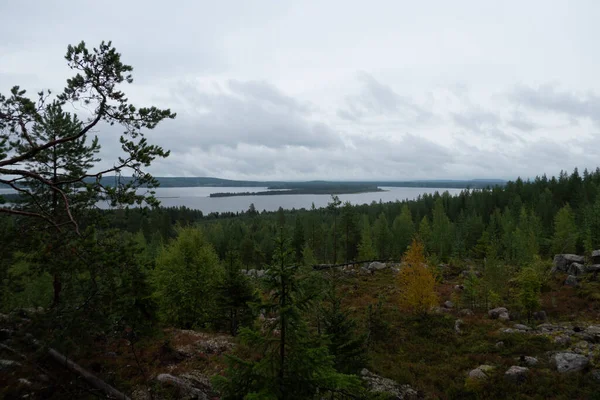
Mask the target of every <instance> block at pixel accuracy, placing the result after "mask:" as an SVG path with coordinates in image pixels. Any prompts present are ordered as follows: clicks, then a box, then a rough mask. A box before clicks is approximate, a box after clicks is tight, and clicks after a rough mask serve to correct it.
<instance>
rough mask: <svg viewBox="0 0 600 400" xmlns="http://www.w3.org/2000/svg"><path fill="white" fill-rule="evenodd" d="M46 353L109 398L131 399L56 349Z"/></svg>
mask: <svg viewBox="0 0 600 400" xmlns="http://www.w3.org/2000/svg"><path fill="white" fill-rule="evenodd" d="M48 355H49V356H50V357H51V358H52V359H53V360H54V361H56V362H57V363H59V364H60V365H62V366H63V367H65V368H67V369H69V370H71V371H73V372H76V373H77V374H78V375H79V376H81V377H82V378H83V379H84V380H85V381H86V382H87V383H89V384H90V385H91V386H93V387H94V388H96V389H98V390H101V391H102V392H104V393H105V394H106V395H107V396H110V398H113V399H119V400H131V399H130V398H129V397H127V396H126V395H124V394H123V393H121V392H119V391H118V390H117V389H115V388H114V387H112V386H110V385H109V384H108V383H106V382H104V381H103V380H101V379H99V378H98V377H96V376H95V375H93V374H92V373H90V372H88V371H87V370H85V369H84V368H82V367H81V366H79V365H78V364H76V363H74V362H73V361H71V360H69V359H68V358H67V357H66V356H64V355H62V354H60V353H59V352H58V351H56V350H54V349H48Z"/></svg>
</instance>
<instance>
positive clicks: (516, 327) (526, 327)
mask: <svg viewBox="0 0 600 400" xmlns="http://www.w3.org/2000/svg"><path fill="white" fill-rule="evenodd" d="M513 328H515V329H518V330H520V331H530V330H531V328H530V327H528V326H527V325H523V324H514V325H513Z"/></svg>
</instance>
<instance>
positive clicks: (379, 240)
mask: <svg viewBox="0 0 600 400" xmlns="http://www.w3.org/2000/svg"><path fill="white" fill-rule="evenodd" d="M373 238H374V240H373V241H374V244H375V251H376V253H377V257H378V259H380V260H387V259H388V258H389V257H390V256H391V250H392V239H393V237H392V232H391V231H390V227H389V223H388V220H387V217H386V216H385V213H380V214H379V217H377V220H376V221H375V225H374V226H373Z"/></svg>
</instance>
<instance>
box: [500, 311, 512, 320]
mask: <svg viewBox="0 0 600 400" xmlns="http://www.w3.org/2000/svg"><path fill="white" fill-rule="evenodd" d="M498 320H499V321H502V322H506V321H510V315H509V314H508V313H507V312H503V313H500V315H498Z"/></svg>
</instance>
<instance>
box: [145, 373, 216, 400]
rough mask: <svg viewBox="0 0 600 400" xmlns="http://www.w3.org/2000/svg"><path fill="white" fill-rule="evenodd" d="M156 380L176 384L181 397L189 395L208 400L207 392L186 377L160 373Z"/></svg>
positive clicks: (171, 384)
mask: <svg viewBox="0 0 600 400" xmlns="http://www.w3.org/2000/svg"><path fill="white" fill-rule="evenodd" d="M156 380H157V381H159V382H161V383H163V384H166V385H170V386H174V387H176V388H177V389H178V390H179V395H180V396H181V397H189V398H193V399H200V400H208V399H209V397H208V395H207V394H206V392H205V391H204V390H202V389H199V388H197V387H195V386H194V383H193V382H192V381H191V380H189V379H186V378H180V377H177V376H174V375H171V374H160V375H158V376H157V377H156Z"/></svg>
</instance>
